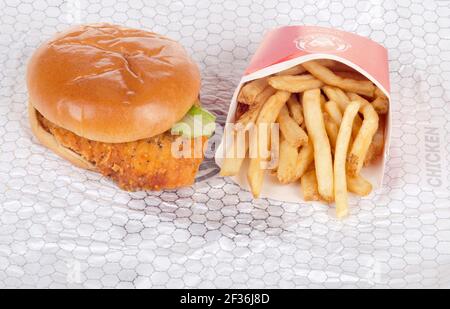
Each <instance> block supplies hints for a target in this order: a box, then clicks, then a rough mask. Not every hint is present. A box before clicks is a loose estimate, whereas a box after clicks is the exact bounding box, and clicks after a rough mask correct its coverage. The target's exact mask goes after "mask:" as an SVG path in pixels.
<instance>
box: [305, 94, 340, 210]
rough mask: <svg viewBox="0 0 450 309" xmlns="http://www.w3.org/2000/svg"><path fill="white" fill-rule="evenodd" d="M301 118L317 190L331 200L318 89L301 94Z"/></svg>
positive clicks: (327, 145)
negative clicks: (315, 177)
mask: <svg viewBox="0 0 450 309" xmlns="http://www.w3.org/2000/svg"><path fill="white" fill-rule="evenodd" d="M303 113H304V114H303V116H304V117H305V123H306V128H307V131H308V134H309V137H310V138H311V139H312V143H313V147H314V163H315V168H316V173H317V182H318V190H319V193H320V195H321V196H322V198H323V199H324V200H326V201H332V200H333V163H332V158H331V147H330V141H329V140H328V136H327V132H326V129H325V124H324V120H323V114H322V109H321V106H320V89H313V90H307V91H305V92H304V93H303Z"/></svg>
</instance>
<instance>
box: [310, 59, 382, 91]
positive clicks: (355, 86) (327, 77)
mask: <svg viewBox="0 0 450 309" xmlns="http://www.w3.org/2000/svg"><path fill="white" fill-rule="evenodd" d="M302 66H303V67H304V68H305V69H306V70H307V71H308V72H309V73H311V74H312V75H314V76H315V77H316V78H317V79H319V80H321V81H323V82H324V83H325V84H328V85H332V86H336V87H339V88H341V89H344V90H346V91H351V92H356V93H359V94H362V95H366V96H368V97H372V96H373V93H374V91H375V86H374V85H373V84H372V82H371V81H369V80H367V81H358V80H354V79H350V78H342V77H340V76H337V75H336V74H334V73H333V71H331V70H330V69H328V68H327V67H325V66H323V65H320V64H319V63H317V62H315V61H308V62H305V63H303V64H302Z"/></svg>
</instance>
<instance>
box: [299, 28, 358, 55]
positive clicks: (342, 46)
mask: <svg viewBox="0 0 450 309" xmlns="http://www.w3.org/2000/svg"><path fill="white" fill-rule="evenodd" d="M294 42H295V45H296V47H297V48H298V49H301V50H304V51H307V52H310V53H320V52H330V51H334V52H336V51H337V52H341V51H345V50H347V49H348V48H349V47H350V44H348V43H346V42H345V41H344V40H342V39H341V38H340V37H338V36H335V35H333V34H330V33H313V34H308V35H306V36H303V37H299V38H297V39H296V40H295V41H294Z"/></svg>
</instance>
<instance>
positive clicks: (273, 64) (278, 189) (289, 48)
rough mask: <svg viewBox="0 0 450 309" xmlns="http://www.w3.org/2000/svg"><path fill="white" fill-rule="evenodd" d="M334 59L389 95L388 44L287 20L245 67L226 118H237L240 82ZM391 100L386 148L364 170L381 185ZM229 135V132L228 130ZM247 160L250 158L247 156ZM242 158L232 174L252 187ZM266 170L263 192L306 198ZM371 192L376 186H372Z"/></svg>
mask: <svg viewBox="0 0 450 309" xmlns="http://www.w3.org/2000/svg"><path fill="white" fill-rule="evenodd" d="M316 59H331V60H335V61H337V62H340V63H343V64H344V65H345V66H346V67H350V68H351V69H352V70H355V71H357V72H359V73H360V74H362V75H364V76H365V77H367V78H368V79H369V80H370V81H372V82H373V83H374V84H375V85H376V86H377V87H378V88H379V89H380V90H381V91H382V92H383V93H384V94H385V95H386V96H387V98H388V99H389V104H391V100H390V85H389V68H388V54H387V50H386V49H385V48H384V47H383V46H381V45H380V44H378V43H375V42H374V41H372V40H370V39H368V38H366V37H362V36H359V35H356V34H353V33H349V32H345V31H341V30H337V29H331V28H324V27H317V26H286V27H281V28H278V29H275V30H272V31H270V32H268V33H267V34H266V35H265V37H264V39H263V41H262V43H261V45H260V46H259V48H258V50H257V51H256V53H255V54H254V55H253V57H252V59H251V61H250V64H249V66H248V67H247V69H246V70H245V73H244V76H243V77H242V79H241V81H240V83H239V85H238V87H237V88H236V90H235V92H234V95H233V97H232V99H231V104H230V109H229V112H228V116H227V123H229V122H234V120H235V119H234V118H235V113H236V108H237V106H238V102H237V97H238V94H239V91H240V89H241V87H242V86H243V85H244V84H245V83H247V82H249V81H252V80H255V79H259V78H262V77H266V76H269V75H272V74H275V73H278V72H281V71H283V70H286V69H289V68H291V67H293V66H296V65H298V64H301V63H303V62H306V61H309V60H316ZM391 110H392V108H391V106H389V111H388V113H387V115H386V117H385V131H384V142H385V145H384V151H383V154H382V155H381V156H380V158H379V159H378V160H377V161H376V162H374V163H373V164H371V165H370V166H367V167H364V168H363V169H362V171H361V175H362V176H363V177H364V178H366V179H367V180H369V181H370V182H371V183H372V185H373V189H374V190H376V189H379V188H380V187H381V185H382V182H383V175H384V166H385V160H386V157H387V152H388V149H389V140H390V128H391ZM224 135H225V134H224ZM224 139H225V136H224V137H223V139H222V142H221V144H220V145H219V147H218V150H217V152H216V163H217V164H218V165H219V166H221V163H222V160H223V157H224V155H225V151H226V150H225V149H224V148H225V147H224V144H225V143H224ZM246 161H248V159H247V160H246ZM246 163H247V162H244V164H243V166H242V167H241V169H240V174H239V175H237V176H234V177H233V180H234V181H235V182H236V183H237V184H239V185H240V186H241V187H243V188H246V189H249V187H248V183H247V179H246V174H247V164H246ZM269 174H270V173H268V172H267V173H266V176H265V177H264V183H263V187H262V191H261V194H260V197H263V198H271V199H275V200H281V201H286V202H303V199H302V194H301V190H300V185H299V183H298V182H295V183H291V184H280V183H279V182H278V181H277V179H276V177H273V176H272V175H269ZM372 192H373V191H372Z"/></svg>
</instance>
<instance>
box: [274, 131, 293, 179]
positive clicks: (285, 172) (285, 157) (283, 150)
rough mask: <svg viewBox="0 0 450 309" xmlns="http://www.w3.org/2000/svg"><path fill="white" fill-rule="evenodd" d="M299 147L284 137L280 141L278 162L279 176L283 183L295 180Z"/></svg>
mask: <svg viewBox="0 0 450 309" xmlns="http://www.w3.org/2000/svg"><path fill="white" fill-rule="evenodd" d="M297 157H298V152H297V147H294V146H292V145H291V144H290V143H289V142H288V141H287V140H285V139H283V140H282V141H281V143H280V158H279V162H278V169H277V178H278V180H279V181H280V182H281V183H290V182H293V181H295V166H296V164H297Z"/></svg>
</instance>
